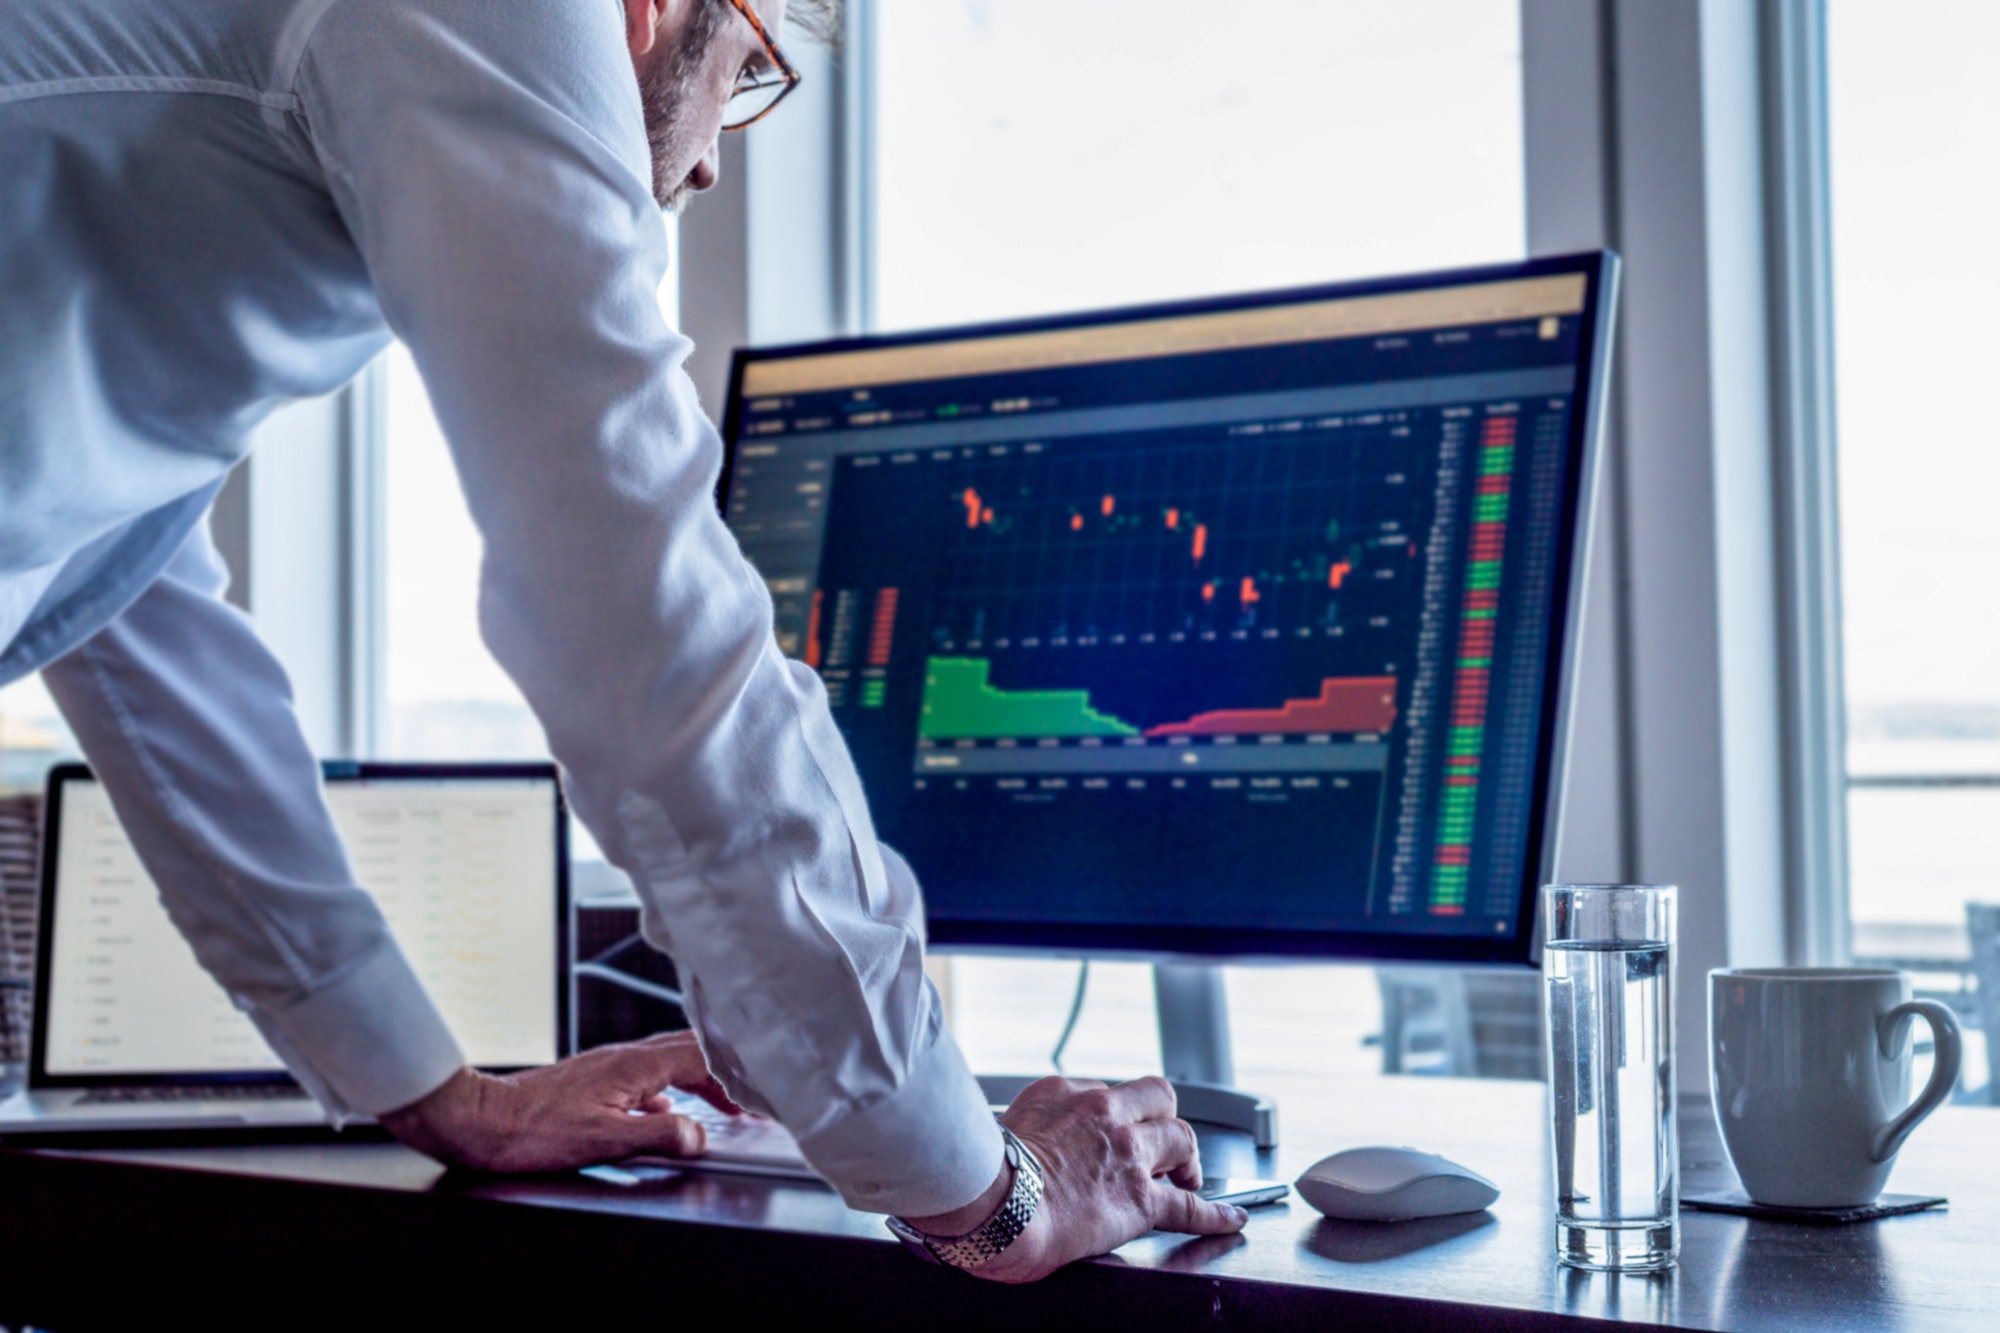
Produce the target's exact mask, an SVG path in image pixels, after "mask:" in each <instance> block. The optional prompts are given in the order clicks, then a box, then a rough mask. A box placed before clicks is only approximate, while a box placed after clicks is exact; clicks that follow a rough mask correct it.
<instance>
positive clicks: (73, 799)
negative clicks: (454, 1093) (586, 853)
mask: <svg viewBox="0 0 2000 1333" xmlns="http://www.w3.org/2000/svg"><path fill="white" fill-rule="evenodd" d="M327 802H328V805H329V806H330V808H331V809H332V811H333V817H334V822H335V824H336V825H337V826H338V827H339V829H340V833H341V836H342V838H343V840H344V841H345V842H346V844H347V848H348V852H349V856H350V858H351V860H352V862H353V866H354V870H355V873H356V876H357V878H358V880H359V882H360V883H361V884H362V885H363V886H364V887H365V888H366V889H368V891H369V892H370V893H371V894H373V895H374V897H375V899H376V901H377V902H379V903H380V904H381V906H382V912H383V915H384V916H385V917H386V918H387V919H388V922H389V928H390V931H391V933H392V934H393V935H394V936H395V938H396V940H397V942H398V943H399V944H400V945H401V946H402V949H403V952H404V953H405V955H407V956H408V958H409V959H410V962H411V964H412V965H413V966H414V967H415V969H416V971H417V975H418V976H419V977H420V978H422V980H423V983H424V986H425V988H426V989H427V990H428V991H429V992H430V994H431V996H432V998H433V999H434V1000H436V1002H437V1004H438V1007H439V1009H440V1010H441V1011H442V1013H443V1014H444V1018H445V1021H446V1022H447V1023H448V1024H449V1025H450V1027H451V1030H452V1032H453V1033H454V1034H455V1035H456V1036H457V1038H458V1040H459V1043H460V1045H461V1046H462V1047H464V1049H465V1052H466V1056H467V1058H468V1059H469V1060H470V1061H471V1062H472V1063H473V1064H475V1065H480V1066H485V1067H495V1068H499V1067H509V1066H520V1065H535V1064H546V1063H548V1062H550V1061H553V1060H554V1059H556V1057H557V1055H558V1050H557V1042H558V1032H557V1022H558V1020H557V998H556V985H557V977H556V968H557V936H558V930H559V923H558V920H557V914H558V911H559V903H558V894H559V889H558V883H559V882H558V876H557V861H556V858H557V833H556V802H557V794H556V789H555V783H554V782H553V781H536V780H528V779H498V780H490V781H489V780H481V779H461V778H450V779H439V780H428V779H425V780H411V779H396V780H389V781H370V780H366V779H363V780H356V781H343V782H334V783H329V784H328V786H327ZM60 818H61V827H60V828H59V829H58V830H56V831H55V833H56V837H55V841H54V847H53V850H54V854H55V856H56V866H55V885H56V898H55V903H54V908H53V912H52V916H51V929H52V938H51V940H50V945H49V953H48V959H49V968H50V976H49V983H48V991H47V995H48V1001H47V1003H48V1015H47V1027H46V1033H47V1038H46V1050H45V1057H44V1058H45V1064H44V1068H45V1069H46V1070H47V1072H48V1073H49V1074H51V1075H55V1076H66V1075H124V1074H130V1075H145V1074H156V1073H175V1074H199V1073H237V1072H252V1071H261V1070H269V1071H278V1070H281V1069H282V1068H283V1065H282V1064H281V1063H280V1062H279V1060H278V1058H277V1056H275V1055H274V1054H273V1053H272V1052H271V1049H270V1047H268V1046H267V1045H266V1044H265V1043H264V1040H263V1038H262V1036H261V1035H259V1033H258V1031H257V1029H256V1027H255V1026H254V1025H253V1024H252V1023H251V1022H250V1020H249V1018H248V1017H246V1016H245V1015H244V1014H243V1013H242V1012H241V1011H240V1010H238V1009H237V1008H236V1006H235V1005H234V1004H233V1003H232V1002H231V1001H230V999H229V997H228V996H227V995H226V994H225V993H224V992H223V990H222V988H221V987H220V986H219V985H217V984H216V983H215V981H213V980H212V979H211V978H210V977H209V975H208V974H207V973H206V972H204V971H203V970H202V969H201V967H200V965H199V964H198V963H196V961H195V957H194V952H193V950H192V949H191V948H190V947H189V945H188V943H187V941H186V940H185V939H184V938H183V937H182V936H181V934H180V932H179V931H178V930H176V929H175V927H174V924H173V922H172V921H171V920H170V919H169V918H168V916H167V912H166V909H165V908H164V907H163V906H162V904H161V902H160V898H159V894H158V891H157V890H156V889H155V887H154V885H153V881H152V880H151V878H150V877H149V876H148V875H147V874H146V871H145V869H144V868H143V867H142V866H141V865H140V863H139V858H138V856H137V854H136V853H135V852H134V850H133V847H132V844H131V842H130V840H129V839H128V838H127V837H126V835H125V831H124V829H123V828H122V827H121V826H120V824H119V822H118V819H117V816H116V814H115V813H114V812H113V811H112V808H111V801H110V798H109V796H108V795H107V794H106V792H105V789H104V788H103V787H102V786H101V785H99V784H98V783H96V782H92V781H82V780H78V781H70V782H68V783H66V784H65V786H64V790H63V795H62V800H61V816H60ZM216 891H218V892H220V891H222V890H221V889H219V888H218V889H217V890H216Z"/></svg>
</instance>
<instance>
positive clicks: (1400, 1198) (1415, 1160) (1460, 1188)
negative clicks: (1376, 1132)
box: [1294, 1148, 1500, 1222]
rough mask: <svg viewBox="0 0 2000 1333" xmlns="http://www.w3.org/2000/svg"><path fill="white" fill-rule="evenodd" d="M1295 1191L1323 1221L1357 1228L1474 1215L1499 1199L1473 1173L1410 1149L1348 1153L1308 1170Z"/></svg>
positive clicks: (1491, 1186)
mask: <svg viewBox="0 0 2000 1333" xmlns="http://www.w3.org/2000/svg"><path fill="white" fill-rule="evenodd" d="M1294 1188H1296V1189H1297V1190H1298V1192H1299V1197H1300V1198H1301V1199H1304V1200H1305V1201H1306V1202H1307V1203H1309V1204H1311V1205H1312V1206H1313V1207H1315V1208H1317V1209H1319V1210H1320V1211H1321V1212H1322V1213H1325V1214H1326V1215H1327V1216H1328V1217H1338V1218H1343V1219H1346V1220H1349V1221H1356V1222H1401V1221H1405V1220H1407V1219H1409V1218H1415V1217H1442V1216H1444V1215H1446V1214H1447V1213H1476V1212H1478V1211H1479V1210H1480V1209H1481V1208H1484V1207H1486V1206H1487V1205H1488V1204H1491V1203H1492V1202H1493V1201H1494V1200H1495V1199H1497V1198H1499V1197H1500V1187H1499V1186H1498V1185H1495V1184H1494V1183H1493V1182H1492V1181H1490V1180H1488V1179H1487V1178H1486V1177H1484V1176H1482V1175H1480V1174H1479V1173H1478V1172H1477V1171H1472V1170H1468V1169H1467V1168H1465V1167H1462V1166H1460V1165H1459V1164H1458V1163H1456V1162H1452V1161H1447V1160H1446V1159H1445V1158H1442V1157H1439V1156H1437V1155H1435V1154H1433V1153H1427V1152H1418V1151H1417V1150H1416V1149H1415V1148H1349V1149H1348V1150H1347V1151H1346V1152H1337V1153H1335V1154H1334V1155H1333V1156H1331V1157H1327V1158H1322V1159H1321V1160H1320V1161H1317V1162H1314V1163H1313V1164H1312V1165H1311V1166H1309V1167H1307V1168H1306V1171H1305V1174H1304V1175H1302V1176H1300V1177H1299V1178H1298V1182H1297V1184H1296V1185H1295V1186H1294Z"/></svg>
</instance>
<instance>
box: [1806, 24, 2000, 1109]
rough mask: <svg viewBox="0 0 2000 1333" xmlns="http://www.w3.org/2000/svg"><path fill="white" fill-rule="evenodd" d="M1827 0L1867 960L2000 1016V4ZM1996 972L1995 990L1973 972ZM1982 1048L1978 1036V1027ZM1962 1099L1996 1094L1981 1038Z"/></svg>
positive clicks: (1854, 808)
mask: <svg viewBox="0 0 2000 1333" xmlns="http://www.w3.org/2000/svg"><path fill="white" fill-rule="evenodd" d="M1920 13H1921V17H1919V11H1917V10H1913V9H1911V8H1909V7H1908V6H1903V5H1888V4H1882V3H1880V0H1831V2H1830V4H1829V5H1828V30H1827V41H1828V101H1829V107H1828V120H1829V125H1828V135H1829V155H1830V163H1829V166H1830V169H1831V176H1832V181H1831V193H1832V199H1831V209H1832V219H1831V220H1832V236H1833V286H1834V291H1833V297H1834V311H1835V315H1834V319H1835V329H1834V340H1835V346H1836V359H1837V367H1836V372H1837V375H1838V382H1837V389H1836V393H1837V406H1838V411H1839V432H1840V441H1839V451H1840V522H1841V563H1842V569H1841V578H1842V585H1843V587H1842V601H1843V608H1842V609H1843V619H1844V631H1845V654H1844V656H1845V669H1846V677H1847V726H1848V751H1847V753H1848V770H1849V772H1848V786H1849V795H1848V844H1849V862H1850V865H1849V879H1850V899H1851V911H1852V918H1853V947H1854V953H1855V955H1856V957H1857V959H1859V960H1864V961H1882V962H1889V963H1894V964H1896V965H1898V966H1902V967H1906V968H1909V969H1911V970H1912V971H1914V972H1916V973H1918V974H1919V989H1920V990H1923V991H1928V992H1931V993H1936V994H1940V995H1942V996H1944V997H1945V998H1948V999H1950V1000H1952V1001H1953V1002H1954V1003H1956V1004H1957V1005H1958V1006H1959V1007H1960V1009H1961V1012H1962V1013H1963V1014H1964V1015H1965V1016H1966V1017H1967V1018H1968V1019H1969V1020H1971V1021H1972V1022H1974V1023H1978V1024H1980V1025H1981V1026H1982V1027H1984V1028H1986V1029H1989V1030H1990V1029H1992V1028H1993V1027H1994V1026H1995V1025H1996V1024H1997V1023H2000V908H1994V909H1991V910H1990V911H1986V912H1981V911H1980V910H1979V907H1980V906H1981V905H1985V904H2000V521H1996V517H1995V515H1996V509H2000V427H1996V426H1995V424H1994V423H1995V417H1994V415H1993V411H1992V405H1991V404H1990V403H1988V402H1987V395H1988V393H1989V392H1990V391H1991V389H1992V386H1993V367H1994V366H1995V365H1996V364H2000V325H1996V324H1995V322H1994V319H1993V311H1994V310H1995V309H1996V308H2000V251H1996V250H1995V248H1994V232H1993V218H1994V216H1995V214H1996V213H2000V153H1996V152H1995V150H1994V145H1995V143H1996V142H2000V82H1996V81H1995V79H1994V78H1993V70H1992V59H1991V53H1992V52H1993V50H1994V49H1995V47H1996V45H2000V5H1994V4H1992V3H1989V0H1936V2H1935V3H1932V4H1928V5H1925V6H1923V7H1922V9H1921V11H1920ZM1975 951H1976V956H1977V958H1978V959H1979V960H1980V961H1982V962H1983V963H1984V965H1985V976H1986V978H1987V982H1986V987H1985V990H1984V998H1985V1003H1984V1004H1981V1003H1980V1002H1979V998H1978V997H1979V996H1980V991H1979V989H1978V988H1976V987H1975V986H1974V985H1973V982H1972V978H1973V976H1974V974H1975V972H1976V971H1977V970H1978V969H1977V968H1975V966H1974V964H1973V961H1972V960H1973V959H1974V958H1975ZM1973 1044H1974V1045H1981V1044H1983V1043H1982V1042H1980V1041H1979V1039H1978V1038H1977V1037H1975V1038H1974V1042H1973ZM1965 1068H1966V1078H1967V1080H1968V1082H1969V1083H1971V1084H1973V1085H1974V1086H1970V1087H1968V1088H1967V1089H1965V1095H1967V1096H1970V1097H1978V1098H1981V1099H1988V1098H1989V1097H1990V1092H1991V1089H1990V1088H1981V1087H1978V1086H1977V1085H1978V1084H1979V1083H1982V1082H1985V1081H1986V1079H1987V1061H1986V1060H1985V1059H1983V1058H1981V1057H1980V1054H1979V1053H1978V1051H1977V1050H1973V1051H1969V1052H1968V1054H1967V1059H1966V1065H1965Z"/></svg>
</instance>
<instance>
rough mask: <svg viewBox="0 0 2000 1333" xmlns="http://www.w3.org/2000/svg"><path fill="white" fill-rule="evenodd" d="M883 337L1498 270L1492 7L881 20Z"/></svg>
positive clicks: (1295, 4)
mask: <svg viewBox="0 0 2000 1333" xmlns="http://www.w3.org/2000/svg"><path fill="white" fill-rule="evenodd" d="M876 8H877V11H878V18H877V21H876V22H877V28H878V31H879V34H880V48H879V54H878V57H877V60H876V64H875V68H876V70H877V74H878V78H877V98H878V101H877V107H876V124H877V126H878V129H877V141H876V144H875V168H874V169H875V179H876V181H877V199H876V213H875V218H874V222H875V237H876V256H875V275H876V279H875V281H876V290H875V310H876V322H877V324H878V326H879V327H882V328H908V327H914V326H919V325H924V324H938V323H957V322H965V321H970V320H985V319H1001V318H1006V317H1009V316H1015V315H1030V314H1046V313H1049V312H1051V311H1058V310H1070V309H1080V308H1087V307H1092V306H1107V305H1118V304H1124V303H1129V302H1138V301H1156V300H1162V299H1168V298H1174V297H1186V296H1197V295H1202V294H1206V293H1215V292H1225V291H1245V290H1252V289H1256V288H1260V287H1274V286H1290V285H1298V284H1305V283H1315V282H1331V281H1335V280H1338V279H1341V278H1347V277H1358V276H1365V275H1370V274H1384V273H1396V272H1407V271H1412V270H1418V269H1426V268H1442V267H1448V266H1451V265H1455V264H1467V263H1478V262H1484V261H1492V260H1504V259H1512V258H1518V257H1519V256H1520V255H1521V254H1522V251H1523V246H1524V184H1523V182H1524V173H1523V163H1522V144H1521V39H1520V31H1519V21H1520V20H1519V14H1518V12H1517V8H1516V5H1515V4H1514V2H1513V0H1429V2H1428V3H1425V4H1422V5H1410V4H1399V3H1396V0H1242V2H1241V3H1236V4H1230V5H1216V4H1212V3H1207V2H1206V0H1160V2H1159V3H1155V4H1151V5H1148V6H1145V7H1144V9H1143V10H1142V11H1139V10H1133V9H1132V8H1130V7H1128V6H1121V5H1078V4H1075V3H1070V2H1068V0H1004V2H1003V0H877V5H876Z"/></svg>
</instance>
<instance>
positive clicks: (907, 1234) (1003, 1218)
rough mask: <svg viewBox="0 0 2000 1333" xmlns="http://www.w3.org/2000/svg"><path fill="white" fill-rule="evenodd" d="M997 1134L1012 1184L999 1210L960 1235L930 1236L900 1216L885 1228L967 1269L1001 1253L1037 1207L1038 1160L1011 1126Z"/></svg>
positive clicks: (1039, 1186) (942, 1260)
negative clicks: (1003, 1148)
mask: <svg viewBox="0 0 2000 1333" xmlns="http://www.w3.org/2000/svg"><path fill="white" fill-rule="evenodd" d="M1000 1135H1001V1139H1002V1141H1003V1142H1004V1143H1005V1145H1006V1151H1007V1164H1008V1165H1009V1166H1011V1167H1013V1168H1014V1184H1013V1187H1012V1188H1011V1189H1009V1190H1008V1191H1007V1197H1006V1199H1005V1200H1004V1201H1003V1202H1002V1203H1001V1205H1000V1208H999V1211H997V1212H995V1213H994V1214H993V1216H992V1217H990V1218H988V1219H987V1220H986V1223H985V1225H984V1226H981V1227H979V1228H978V1229H977V1230H974V1231H972V1232H970V1233H968V1234H966V1235H963V1236H930V1235H926V1234H925V1233H923V1232H921V1231H919V1230H917V1229H916V1228H915V1227H913V1226H911V1225H910V1224H909V1223H907V1222H905V1221H904V1220H903V1219H902V1218H900V1217H892V1218H890V1219H889V1230H891V1231H893V1232H895V1233H896V1236H897V1238H898V1239H900V1240H902V1241H903V1242H904V1243H905V1244H908V1245H913V1246H917V1247H920V1248H921V1249H922V1250H923V1252H924V1253H926V1254H927V1255H929V1256H930V1257H931V1258H933V1259H935V1260H936V1261H937V1262H939V1263H941V1264H949V1265H950V1266H951V1267H953V1268H962V1269H964V1270H965V1271H967V1272H971V1271H973V1270H974V1269H977V1268H981V1267H983V1266H985V1265H986V1264H989V1263H991V1262H992V1261H993V1260H994V1259H996V1258H998V1257H999V1256H1000V1255H1001V1254H1003V1253H1005V1252H1006V1250H1007V1247H1008V1246H1010V1245H1012V1244H1013V1243H1014V1242H1015V1241H1016V1240H1018V1239H1020V1236H1021V1233H1022V1232H1023V1231H1026V1230H1027V1229H1028V1223H1030V1222H1032V1221H1033V1220H1034V1217H1035V1212H1036V1210H1037V1209H1038V1208H1040V1207H1041V1203H1042V1164H1041V1162H1040V1161H1038V1160H1037V1159H1036V1157H1035V1154H1034V1152H1033V1151H1032V1150H1031V1149H1030V1148H1029V1147H1028V1145H1027V1144H1025V1143H1023V1142H1021V1140H1020V1139H1019V1138H1018V1137H1017V1136H1016V1135H1015V1133H1014V1131H1013V1130H1011V1129H1008V1128H1006V1127H1005V1126H1002V1127H1001V1130H1000Z"/></svg>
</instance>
